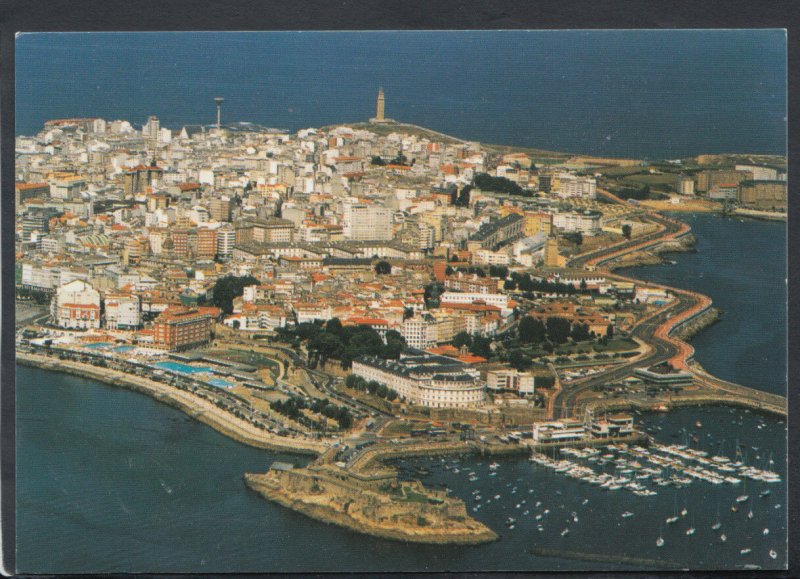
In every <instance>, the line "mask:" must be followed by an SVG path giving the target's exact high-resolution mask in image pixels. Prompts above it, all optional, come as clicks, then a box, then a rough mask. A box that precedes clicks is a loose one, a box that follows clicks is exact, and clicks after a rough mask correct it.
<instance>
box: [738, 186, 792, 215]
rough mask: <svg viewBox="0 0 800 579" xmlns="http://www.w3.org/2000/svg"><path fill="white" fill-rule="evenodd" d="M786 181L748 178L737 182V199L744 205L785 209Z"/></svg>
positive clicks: (768, 208) (757, 207) (755, 207)
mask: <svg viewBox="0 0 800 579" xmlns="http://www.w3.org/2000/svg"><path fill="white" fill-rule="evenodd" d="M787 191H788V189H787V186H786V181H778V180H769V181H768V180H761V181H756V180H750V181H742V182H741V183H739V191H738V194H737V197H738V201H739V203H740V204H742V205H744V206H745V207H752V208H753V209H766V210H777V211H786V207H787Z"/></svg>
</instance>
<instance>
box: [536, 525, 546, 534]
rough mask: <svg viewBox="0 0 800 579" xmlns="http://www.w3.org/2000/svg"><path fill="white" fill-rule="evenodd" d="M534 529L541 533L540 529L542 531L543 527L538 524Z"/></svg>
mask: <svg viewBox="0 0 800 579" xmlns="http://www.w3.org/2000/svg"><path fill="white" fill-rule="evenodd" d="M536 530H537V531H539V532H540V533H541V532H542V531H544V527H543V526H542V525H539V526H538V527H536Z"/></svg>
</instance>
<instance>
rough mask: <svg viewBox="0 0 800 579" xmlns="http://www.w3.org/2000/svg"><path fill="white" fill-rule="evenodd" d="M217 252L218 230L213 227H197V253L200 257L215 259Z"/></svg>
mask: <svg viewBox="0 0 800 579" xmlns="http://www.w3.org/2000/svg"><path fill="white" fill-rule="evenodd" d="M216 254H217V230H216V229H214V228H211V227H198V228H197V254H196V256H197V257H198V258H199V259H213V258H214V256H215V255H216Z"/></svg>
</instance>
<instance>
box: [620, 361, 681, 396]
mask: <svg viewBox="0 0 800 579" xmlns="http://www.w3.org/2000/svg"><path fill="white" fill-rule="evenodd" d="M633 375H634V376H636V377H637V378H641V380H642V382H644V384H645V387H650V388H656V389H659V390H681V389H683V388H686V387H689V386H691V385H692V384H693V383H694V375H693V374H692V373H691V372H682V371H680V370H676V369H675V368H673V367H672V366H670V365H669V364H666V363H665V364H659V365H657V366H651V367H650V368H636V369H635V370H634V371H633Z"/></svg>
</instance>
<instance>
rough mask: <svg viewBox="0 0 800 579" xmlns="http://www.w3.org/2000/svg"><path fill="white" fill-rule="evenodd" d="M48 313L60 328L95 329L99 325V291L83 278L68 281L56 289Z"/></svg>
mask: <svg viewBox="0 0 800 579" xmlns="http://www.w3.org/2000/svg"><path fill="white" fill-rule="evenodd" d="M50 315H51V317H52V319H53V321H54V322H55V324H56V325H57V326H59V327H61V328H69V329H75V330H88V329H97V328H99V327H100V292H98V291H97V290H96V289H94V287H93V286H92V285H91V284H89V283H88V282H86V281H83V280H77V279H76V280H73V281H71V282H68V283H66V284H64V285H62V286H60V287H59V288H58V289H57V290H56V293H55V296H54V297H53V301H52V302H51V304H50Z"/></svg>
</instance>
